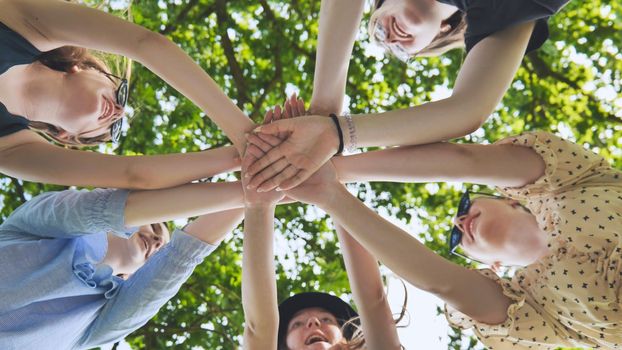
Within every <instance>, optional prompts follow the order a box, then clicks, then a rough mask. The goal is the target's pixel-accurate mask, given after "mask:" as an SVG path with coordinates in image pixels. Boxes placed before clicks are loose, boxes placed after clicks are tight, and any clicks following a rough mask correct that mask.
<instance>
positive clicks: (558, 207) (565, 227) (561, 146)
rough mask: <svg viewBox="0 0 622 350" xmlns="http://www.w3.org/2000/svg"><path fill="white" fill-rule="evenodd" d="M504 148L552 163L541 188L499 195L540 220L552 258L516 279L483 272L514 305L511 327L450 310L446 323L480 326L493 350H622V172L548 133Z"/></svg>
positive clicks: (477, 329) (510, 311)
mask: <svg viewBox="0 0 622 350" xmlns="http://www.w3.org/2000/svg"><path fill="white" fill-rule="evenodd" d="M499 143H501V144H514V145H520V146H524V147H531V148H532V149H534V150H535V151H536V152H538V154H540V155H541V156H542V158H543V159H544V161H545V163H546V170H545V174H544V175H543V176H542V177H541V178H540V179H538V180H537V181H535V183H533V184H530V185H526V186H524V187H521V188H499V189H498V190H499V191H500V192H501V193H502V194H504V195H506V196H508V197H511V198H514V199H518V200H521V201H523V202H524V203H525V205H526V207H527V208H529V210H531V212H532V213H533V214H534V215H535V216H536V219H537V221H538V225H539V226H540V228H542V229H543V231H544V232H546V233H547V235H548V247H549V254H548V255H547V256H545V257H544V258H542V259H540V260H539V261H538V262H536V263H534V264H531V265H529V266H526V267H524V268H522V269H520V270H518V271H517V272H516V273H515V275H514V276H513V277H512V279H511V280H509V279H504V278H500V277H498V276H497V275H496V274H495V273H494V272H493V271H491V270H489V269H484V270H480V272H481V273H482V274H483V275H485V276H487V277H488V278H490V279H493V280H495V281H496V282H497V283H499V284H500V285H501V286H502V287H503V291H504V294H505V295H507V296H508V297H509V298H511V299H512V300H514V303H513V304H512V305H511V306H510V307H509V308H508V311H507V313H508V318H507V319H506V321H505V322H504V323H502V324H499V325H487V324H483V323H479V322H477V321H475V320H472V319H470V318H469V317H468V316H466V315H464V314H462V313H461V312H459V311H458V310H455V309H453V308H452V307H451V306H449V305H448V306H446V312H445V313H446V316H447V319H448V320H449V322H450V323H451V324H452V325H453V326H455V327H459V328H471V327H473V330H474V332H475V334H476V336H477V337H478V338H479V340H480V341H481V342H482V343H483V344H484V345H486V346H487V347H488V348H489V349H555V348H557V347H560V346H564V347H592V348H601V349H622V303H621V302H620V297H621V296H622V293H621V291H620V287H621V286H622V284H621V278H622V242H621V235H622V172H620V171H619V170H615V169H613V168H611V166H610V165H609V163H608V162H607V161H606V160H605V159H603V158H602V157H600V156H599V155H597V154H595V153H593V152H591V151H589V150H586V149H584V148H582V147H581V146H579V145H576V144H574V143H571V142H569V141H566V140H564V139H561V138H559V137H557V136H554V135H552V134H549V133H545V132H535V133H528V134H523V135H520V136H515V137H511V138H507V139H504V140H501V141H500V142H499Z"/></svg>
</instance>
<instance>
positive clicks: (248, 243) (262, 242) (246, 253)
mask: <svg viewBox="0 0 622 350" xmlns="http://www.w3.org/2000/svg"><path fill="white" fill-rule="evenodd" d="M251 158H252V156H251V155H250V154H246V156H245V157H244V160H243V163H242V178H243V179H246V178H245V177H244V173H245V171H246V169H247V167H248V164H249V163H250V162H251V161H252V159H251ZM246 184H247V182H246V181H245V180H243V181H242V186H243V189H244V202H245V207H244V243H243V257H242V306H243V308H244V324H245V325H244V348H245V349H249V350H255V349H257V350H260V349H261V350H262V349H276V347H277V341H278V340H277V337H278V329H279V312H278V305H277V293H276V272H275V265H274V237H273V236H274V208H275V205H276V203H277V202H278V201H279V200H281V199H283V196H284V195H283V194H282V193H279V192H276V191H271V192H265V193H258V192H255V191H254V190H250V191H249V190H246Z"/></svg>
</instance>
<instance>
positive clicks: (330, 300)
mask: <svg viewBox="0 0 622 350" xmlns="http://www.w3.org/2000/svg"><path fill="white" fill-rule="evenodd" d="M314 307H319V308H322V309H324V310H326V311H328V312H330V313H331V314H333V316H335V318H337V322H339V325H340V326H343V324H344V323H345V322H347V321H348V320H350V319H352V318H354V317H358V313H357V312H356V311H354V309H353V308H352V306H350V304H348V303H346V302H345V301H343V300H341V299H340V298H337V297H336V296H334V295H331V294H328V293H321V292H306V293H299V294H295V295H293V296H291V297H289V298H287V299H285V300H284V301H283V302H282V303H281V304H280V305H279V338H278V340H279V343H278V344H279V348H280V347H281V345H282V344H283V343H284V342H285V336H286V335H287V326H288V325H289V321H291V319H292V318H293V317H294V315H296V313H298V311H300V310H304V309H309V308H314ZM356 324H357V325H358V322H356ZM354 331H355V327H346V329H344V334H343V336H344V337H345V338H346V339H350V338H351V337H352V335H353V334H354Z"/></svg>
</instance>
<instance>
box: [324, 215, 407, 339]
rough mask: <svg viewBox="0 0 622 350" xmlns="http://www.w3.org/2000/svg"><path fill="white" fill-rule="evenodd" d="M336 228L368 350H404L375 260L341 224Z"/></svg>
mask: <svg viewBox="0 0 622 350" xmlns="http://www.w3.org/2000/svg"><path fill="white" fill-rule="evenodd" d="M335 224H336V225H337V235H338V237H339V243H340V245H341V252H342V254H343V260H344V262H345V265H346V271H347V272H348V280H349V281H350V289H351V290H352V295H353V296H354V302H355V303H356V306H357V309H358V313H359V315H360V316H361V326H362V327H363V334H365V344H366V345H367V349H370V350H390V349H396V350H399V349H401V345H400V339H399V337H398V335H397V329H396V328H395V321H394V320H393V315H392V313H391V308H390V307H389V302H388V301H387V295H386V293H385V288H384V284H383V283H382V277H381V276H380V269H379V268H378V262H377V260H376V258H374V256H372V255H371V254H369V252H368V251H367V250H365V248H363V246H362V245H360V244H359V243H358V242H357V241H356V240H355V239H354V238H352V236H350V234H349V233H348V232H347V231H346V230H345V229H344V228H343V227H341V225H339V223H338V222H335Z"/></svg>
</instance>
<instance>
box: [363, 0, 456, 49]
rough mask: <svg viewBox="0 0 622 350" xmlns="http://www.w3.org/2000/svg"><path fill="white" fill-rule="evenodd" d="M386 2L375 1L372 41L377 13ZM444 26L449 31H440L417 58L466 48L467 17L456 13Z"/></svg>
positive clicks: (372, 19)
mask: <svg viewBox="0 0 622 350" xmlns="http://www.w3.org/2000/svg"><path fill="white" fill-rule="evenodd" d="M383 4H384V0H374V10H373V12H372V15H371V18H370V19H369V26H368V28H367V31H368V33H369V37H370V38H371V40H372V41H373V40H374V35H373V33H374V29H375V26H376V22H377V21H378V15H379V13H378V12H376V11H377V10H378V9H380V8H381V7H382V5H383ZM443 24H448V25H449V26H450V29H449V30H447V31H440V32H439V33H438V34H437V35H436V37H434V39H432V42H430V44H429V45H428V46H426V47H424V48H423V49H421V51H419V52H417V53H416V54H415V56H438V55H441V54H443V53H445V52H447V51H449V50H451V49H454V48H457V47H464V33H465V32H466V29H467V23H466V16H465V14H464V13H463V12H462V11H456V12H454V13H453V14H452V15H451V16H449V18H447V19H445V20H444V21H443Z"/></svg>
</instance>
